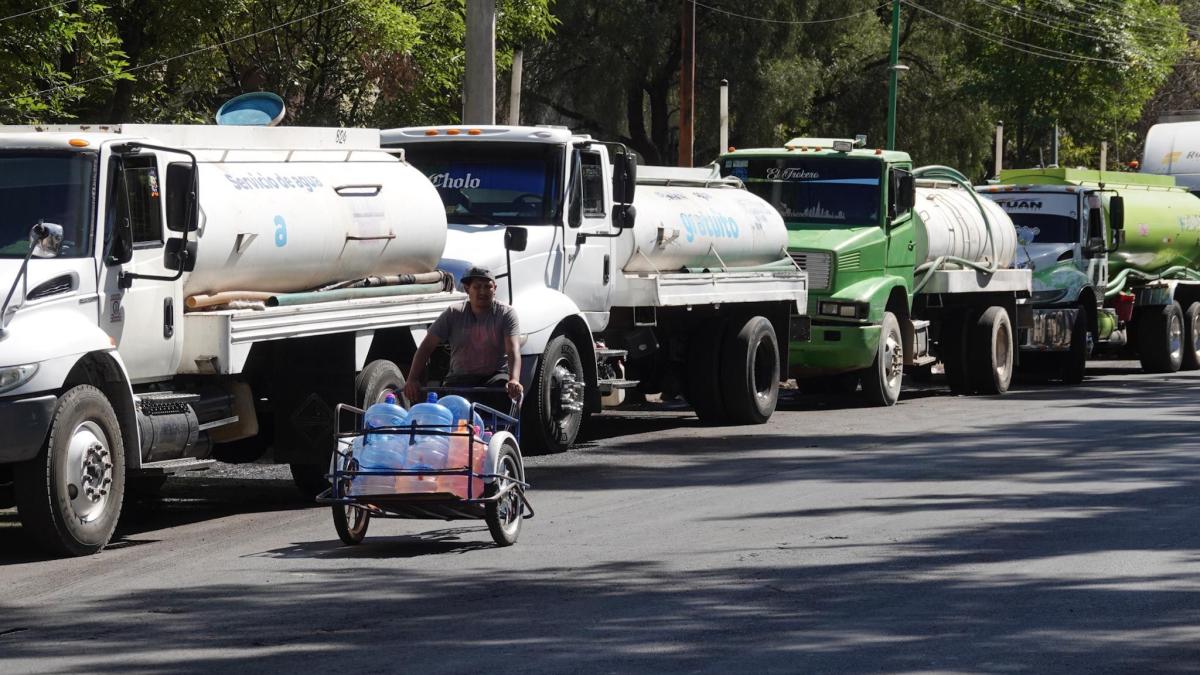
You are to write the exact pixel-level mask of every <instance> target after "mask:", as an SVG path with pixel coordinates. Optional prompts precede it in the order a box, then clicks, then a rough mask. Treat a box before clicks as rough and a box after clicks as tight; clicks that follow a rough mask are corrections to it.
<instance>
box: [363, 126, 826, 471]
mask: <svg viewBox="0 0 1200 675" xmlns="http://www.w3.org/2000/svg"><path fill="white" fill-rule="evenodd" d="M382 139H383V145H384V147H386V148H390V149H393V150H395V151H396V152H403V153H404V156H405V157H406V159H407V160H408V161H411V162H412V163H413V164H414V165H416V166H417V167H418V168H420V169H421V170H422V171H424V172H425V174H426V176H428V177H429V178H430V180H431V181H432V182H433V183H434V185H436V186H437V187H438V190H439V193H440V195H441V197H442V201H443V204H444V206H445V209H446V214H447V218H448V220H449V221H450V234H449V239H448V242H447V246H446V252H445V255H444V257H443V260H442V262H441V266H442V268H443V269H448V270H451V271H453V272H454V273H455V274H456V275H461V273H462V271H463V270H464V269H465V268H466V267H467V266H469V265H473V264H478V265H484V266H488V267H490V268H491V269H493V270H498V271H500V274H498V275H497V276H498V279H497V286H498V288H499V290H500V292H501V297H505V298H506V300H507V302H509V303H510V304H511V305H512V306H513V307H514V308H515V309H516V311H517V314H518V316H519V319H520V323H521V331H522V349H521V353H522V369H523V372H522V383H523V384H524V385H525V387H526V390H527V392H529V395H527V396H526V400H525V404H524V408H523V412H522V414H523V420H524V424H523V426H522V435H523V437H522V443H523V445H526V446H528V447H530V448H533V449H536V450H541V451H558V450H563V449H565V448H566V447H568V446H569V445H570V444H571V443H572V442H573V441H574V440H575V437H576V434H577V433H578V430H579V427H580V425H581V424H582V422H583V418H584V417H585V416H586V415H588V414H591V413H595V412H599V411H600V410H601V409H602V408H603V407H605V406H615V405H619V404H620V403H622V402H623V401H624V398H625V395H626V393H627V391H628V390H630V389H635V388H636V389H637V391H638V393H639V394H652V393H659V392H664V393H666V394H667V395H668V396H671V395H676V394H681V395H685V396H686V397H687V398H688V399H689V401H691V402H692V403H693V406H694V407H696V409H697V412H698V414H700V415H701V417H702V418H704V419H705V420H706V421H712V422H716V421H724V422H742V423H758V422H764V421H766V419H767V418H768V417H769V416H770V414H771V413H772V412H773V410H774V406H775V402H776V400H777V395H778V385H779V378H778V375H779V367H780V364H781V363H786V348H781V347H780V344H782V343H783V342H784V340H783V339H778V340H777V339H776V335H779V336H784V337H785V338H786V336H787V335H789V334H790V333H791V331H792V327H793V325H795V326H797V327H799V328H797V330H800V329H803V328H806V326H804V324H803V321H793V318H796V317H798V316H800V315H802V314H803V308H804V300H805V297H806V281H805V279H804V274H803V273H802V272H801V271H800V270H798V269H796V267H795V265H794V264H793V263H792V262H791V261H790V259H789V258H788V257H787V256H786V252H785V250H784V249H785V248H786V240H785V233H784V229H783V226H782V221H780V220H779V218H778V215H777V214H775V213H774V212H773V211H772V210H771V209H770V207H769V205H767V204H766V203H764V202H762V201H761V200H759V199H757V198H755V197H754V196H753V195H750V194H748V193H747V192H746V191H745V190H744V189H742V188H741V185H740V184H739V183H738V182H737V181H726V180H723V179H721V178H720V176H718V175H716V174H715V173H714V172H712V171H711V170H705V169H699V170H684V171H681V172H672V171H669V170H664V169H660V168H656V167H638V166H637V163H636V157H635V155H634V154H633V153H632V152H631V151H630V150H629V149H628V148H626V147H625V146H624V145H622V144H620V143H608V142H603V141H600V140H597V139H593V138H591V137H589V136H586V135H580V134H574V133H572V132H571V131H570V130H569V129H566V128H563V127H506V126H483V127H474V128H466V127H462V128H460V127H414V128H405V129H393V130H387V131H384V132H383V136H382ZM735 324H736V325H735ZM743 329H746V331H745V334H744V335H743V334H741V333H742V332H743ZM701 334H703V336H704V337H703V338H701V337H700V335H701ZM739 335H740V337H739ZM727 338H728V339H727ZM772 340H774V342H772ZM727 342H728V343H729V344H730V345H731V346H726V343H727ZM701 343H703V346H699V345H700V344H701ZM751 344H752V345H753V349H755V350H757V351H756V352H755V354H756V355H751V356H747V354H745V353H742V354H741V357H739V356H738V354H737V351H738V350H739V349H741V350H742V352H745V351H746V350H747V349H751V347H750V346H749V345H751ZM765 344H770V345H775V346H774V347H772V348H771V349H765V348H764V349H760V347H762V346H763V345H765ZM722 350H724V351H725V352H727V353H728V354H729V355H728V356H727V357H724V358H726V359H727V360H728V361H729V362H730V363H729V365H727V366H725V368H726V369H727V370H728V372H729V374H730V376H731V377H737V378H740V379H738V380H737V382H732V383H731V384H730V385H729V386H728V387H727V390H728V391H725V392H722V391H720V390H719V389H720V388H719V387H718V381H719V379H720V376H719V375H718V372H717V370H716V369H719V368H720V367H722V366H721V363H722V358H723V357H722V356H721V354H722ZM781 351H782V356H781V355H780V353H779V352H781ZM768 352H772V353H768ZM739 358H741V365H740V366H738V365H736V364H735V363H734V362H735V361H737V360H738V359H739ZM697 359H703V360H704V367H703V368H701V369H700V370H702V371H703V374H702V376H697V375H692V376H691V377H689V370H690V371H695V370H696V369H695V368H693V367H690V366H691V365H692V364H693V362H694V361H695V360H697ZM755 363H760V366H759V367H758V370H757V371H755V372H750V373H747V368H753V364H755ZM772 364H774V365H772Z"/></svg>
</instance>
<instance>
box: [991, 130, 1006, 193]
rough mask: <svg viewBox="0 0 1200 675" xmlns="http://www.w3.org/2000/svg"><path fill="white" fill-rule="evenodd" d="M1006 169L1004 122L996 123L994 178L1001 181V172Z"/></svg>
mask: <svg viewBox="0 0 1200 675" xmlns="http://www.w3.org/2000/svg"><path fill="white" fill-rule="evenodd" d="M1003 168H1004V122H996V169H995V172H994V173H993V174H992V177H993V178H995V179H996V180H1000V170H1001V169H1003Z"/></svg>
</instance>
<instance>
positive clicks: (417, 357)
mask: <svg viewBox="0 0 1200 675" xmlns="http://www.w3.org/2000/svg"><path fill="white" fill-rule="evenodd" d="M441 343H442V339H441V338H439V337H438V336H436V335H434V334H433V333H426V334H425V339H424V340H421V346H420V347H417V353H416V354H413V360H412V365H410V366H409V367H408V380H407V381H405V383H404V397H405V398H407V399H408V402H409V403H418V401H417V394H419V393H420V392H421V382H423V381H424V379H425V367H426V366H428V365H429V357H430V356H432V355H433V350H435V349H437V346H438V345H440V344H441ZM518 358H520V357H518Z"/></svg>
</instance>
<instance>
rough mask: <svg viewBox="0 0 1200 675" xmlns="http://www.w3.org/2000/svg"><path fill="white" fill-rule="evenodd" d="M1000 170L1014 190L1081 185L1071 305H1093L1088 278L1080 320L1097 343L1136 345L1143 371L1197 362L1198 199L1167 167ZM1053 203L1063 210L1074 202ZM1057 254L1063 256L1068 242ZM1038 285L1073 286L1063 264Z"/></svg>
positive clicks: (1129, 348)
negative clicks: (1085, 318)
mask: <svg viewBox="0 0 1200 675" xmlns="http://www.w3.org/2000/svg"><path fill="white" fill-rule="evenodd" d="M1162 126H1170V125H1162ZM1159 168H1161V167H1159ZM1001 180H1002V181H1003V182H1005V183H1008V184H1011V185H1014V186H1015V187H1014V188H1013V189H1016V190H1022V191H1029V192H1041V193H1052V192H1055V191H1061V192H1059V194H1061V193H1062V192H1065V193H1068V194H1069V193H1072V192H1074V193H1076V194H1078V195H1079V197H1078V200H1079V202H1078V203H1079V207H1078V208H1079V209H1080V214H1081V216H1080V218H1079V224H1078V229H1079V232H1080V239H1081V243H1079V244H1078V247H1077V248H1078V250H1079V252H1078V254H1076V255H1078V256H1079V258H1080V260H1081V262H1080V263H1079V266H1080V267H1081V268H1086V269H1081V271H1080V272H1078V273H1076V277H1077V278H1080V279H1081V280H1080V281H1079V282H1078V283H1079V284H1080V285H1083V288H1084V290H1083V291H1082V294H1081V295H1082V296H1083V298H1084V299H1083V300H1082V301H1081V302H1080V303H1079V306H1080V308H1082V309H1086V308H1088V307H1090V306H1091V304H1092V300H1091V297H1092V296H1091V295H1090V292H1091V289H1093V288H1094V292H1095V296H1096V298H1097V299H1096V300H1095V302H1096V303H1097V307H1096V309H1095V322H1094V323H1090V322H1089V325H1088V328H1089V330H1090V331H1093V335H1094V341H1095V344H1096V347H1097V350H1098V351H1100V352H1103V353H1108V354H1110V355H1111V354H1119V353H1125V354H1127V355H1136V356H1137V358H1138V359H1139V360H1140V362H1141V365H1142V368H1143V369H1144V370H1145V371H1146V372H1159V373H1167V372H1175V371H1177V370H1196V369H1200V265H1198V264H1197V263H1198V262H1200V238H1197V236H1196V234H1195V232H1196V230H1197V229H1198V228H1200V225H1198V224H1200V199H1198V198H1197V197H1196V196H1195V195H1193V194H1189V193H1188V192H1187V190H1185V189H1184V188H1182V187H1179V186H1177V185H1176V178H1175V177H1174V176H1172V175H1157V174H1152V173H1124V172H1111V171H1096V170H1087V169H1024V170H1021V169H1014V170H1010V171H1005V172H1002V173H1001ZM989 196H991V197H992V198H993V199H996V198H997V196H996V195H990V194H989ZM1097 202H1098V204H1099V206H1098V207H1097ZM1060 203H1061V204H1062V208H1061V209H1060V211H1064V212H1065V211H1066V210H1067V209H1068V208H1070V207H1071V206H1072V204H1073V203H1072V202H1071V201H1070V200H1068V199H1065V198H1063V199H1062V200H1061V202H1060ZM1066 215H1067V216H1068V217H1070V216H1071V214H1070V213H1067V214H1066ZM1102 237H1105V238H1106V239H1103V240H1102V239H1101V238H1102ZM1102 241H1106V242H1107V247H1105V246H1103V245H1102V243H1101V242H1102ZM1060 257H1061V258H1062V262H1061V263H1060V266H1065V264H1066V263H1067V257H1068V252H1066V251H1064V252H1063V253H1062V254H1061V256H1060ZM1046 285H1047V286H1048V288H1046V289H1045V290H1046V292H1047V294H1053V295H1062V296H1063V302H1068V301H1069V298H1070V296H1071V295H1072V294H1073V292H1074V284H1073V283H1072V282H1070V277H1068V276H1067V275H1065V274H1063V275H1062V279H1058V280H1056V279H1050V280H1048V281H1047V282H1046ZM1050 330H1051V328H1050V327H1049V326H1048V327H1047V333H1049V332H1050Z"/></svg>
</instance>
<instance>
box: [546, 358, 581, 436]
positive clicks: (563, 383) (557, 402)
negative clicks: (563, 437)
mask: <svg viewBox="0 0 1200 675" xmlns="http://www.w3.org/2000/svg"><path fill="white" fill-rule="evenodd" d="M584 389H585V387H584V383H583V381H582V380H581V379H580V377H579V375H578V374H577V373H575V371H573V370H572V369H571V365H570V362H568V361H567V359H565V358H563V359H559V360H558V361H557V362H556V363H555V364H554V369H553V370H551V371H550V397H549V398H550V400H551V401H553V402H554V410H552V411H551V414H552V415H553V416H554V421H555V422H557V423H559V424H560V425H563V426H566V425H567V424H568V423H569V421H570V419H571V417H572V416H575V415H581V414H583V394H584Z"/></svg>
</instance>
